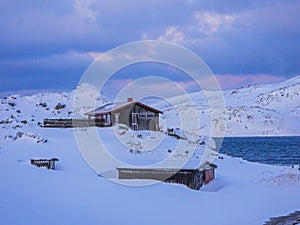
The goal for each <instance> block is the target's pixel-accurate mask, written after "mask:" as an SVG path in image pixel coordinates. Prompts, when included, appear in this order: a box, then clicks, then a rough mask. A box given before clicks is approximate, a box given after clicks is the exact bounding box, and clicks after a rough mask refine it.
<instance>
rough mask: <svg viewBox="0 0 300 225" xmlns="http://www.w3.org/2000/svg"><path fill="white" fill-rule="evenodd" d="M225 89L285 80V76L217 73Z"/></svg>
mask: <svg viewBox="0 0 300 225" xmlns="http://www.w3.org/2000/svg"><path fill="white" fill-rule="evenodd" d="M216 78H217V80H218V81H219V83H220V86H221V87H222V89H223V90H228V89H234V88H239V87H244V86H248V85H249V84H267V83H277V82H282V81H285V80H286V78H285V77H284V76H275V75H270V74H249V75H230V74H224V75H216Z"/></svg>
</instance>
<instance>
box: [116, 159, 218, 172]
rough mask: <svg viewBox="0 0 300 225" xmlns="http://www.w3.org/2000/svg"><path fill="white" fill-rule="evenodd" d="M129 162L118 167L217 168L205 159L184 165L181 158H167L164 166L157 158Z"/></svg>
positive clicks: (170, 169) (165, 168) (191, 161)
mask: <svg viewBox="0 0 300 225" xmlns="http://www.w3.org/2000/svg"><path fill="white" fill-rule="evenodd" d="M126 163H127V164H128V166H123V167H118V168H117V169H120V170H122V169H133V170H135V169H137V170H139V169H142V170H143V169H145V170H147V169H149V170H153V169H154V170H168V171H172V170H174V171H177V170H180V169H184V170H195V169H200V170H207V169H211V168H217V165H215V164H213V163H211V162H208V161H205V162H201V161H200V160H189V161H188V162H186V163H183V164H184V165H182V162H180V160H176V161H174V160H166V161H164V165H163V168H162V167H161V166H162V165H160V164H159V163H160V162H159V161H156V160H145V161H142V160H139V161H133V160H129V161H127V162H126Z"/></svg>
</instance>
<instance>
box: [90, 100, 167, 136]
mask: <svg viewBox="0 0 300 225" xmlns="http://www.w3.org/2000/svg"><path fill="white" fill-rule="evenodd" d="M160 113H161V114H162V111H160V110H157V109H155V108H152V107H150V106H148V105H145V104H143V103H141V102H138V101H133V99H132V98H128V99H127V102H119V103H108V104H106V105H104V106H101V107H99V108H97V109H95V110H93V111H90V112H87V113H85V115H87V116H88V120H89V121H92V120H93V121H95V123H96V124H98V125H100V126H112V125H114V124H119V123H120V124H125V125H127V126H128V127H130V128H131V129H133V130H153V131H158V130H159V114H160Z"/></svg>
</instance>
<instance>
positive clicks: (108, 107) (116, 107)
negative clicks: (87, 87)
mask: <svg viewBox="0 0 300 225" xmlns="http://www.w3.org/2000/svg"><path fill="white" fill-rule="evenodd" d="M133 105H139V106H141V107H143V108H146V109H148V110H150V111H153V112H156V113H163V112H162V111H160V110H158V109H155V108H152V107H151V106H148V105H145V104H143V103H141V102H137V101H134V102H115V103H108V104H105V105H103V106H100V107H99V108H97V109H95V110H92V111H90V112H87V113H85V115H89V116H95V115H104V114H108V113H112V112H117V111H120V110H122V109H126V108H129V107H132V106H133Z"/></svg>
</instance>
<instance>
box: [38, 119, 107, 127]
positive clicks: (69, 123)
mask: <svg viewBox="0 0 300 225" xmlns="http://www.w3.org/2000/svg"><path fill="white" fill-rule="evenodd" d="M104 126H106V124H105V123H102V122H100V121H97V120H87V119H44V124H43V127H50V128H72V127H104Z"/></svg>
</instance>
